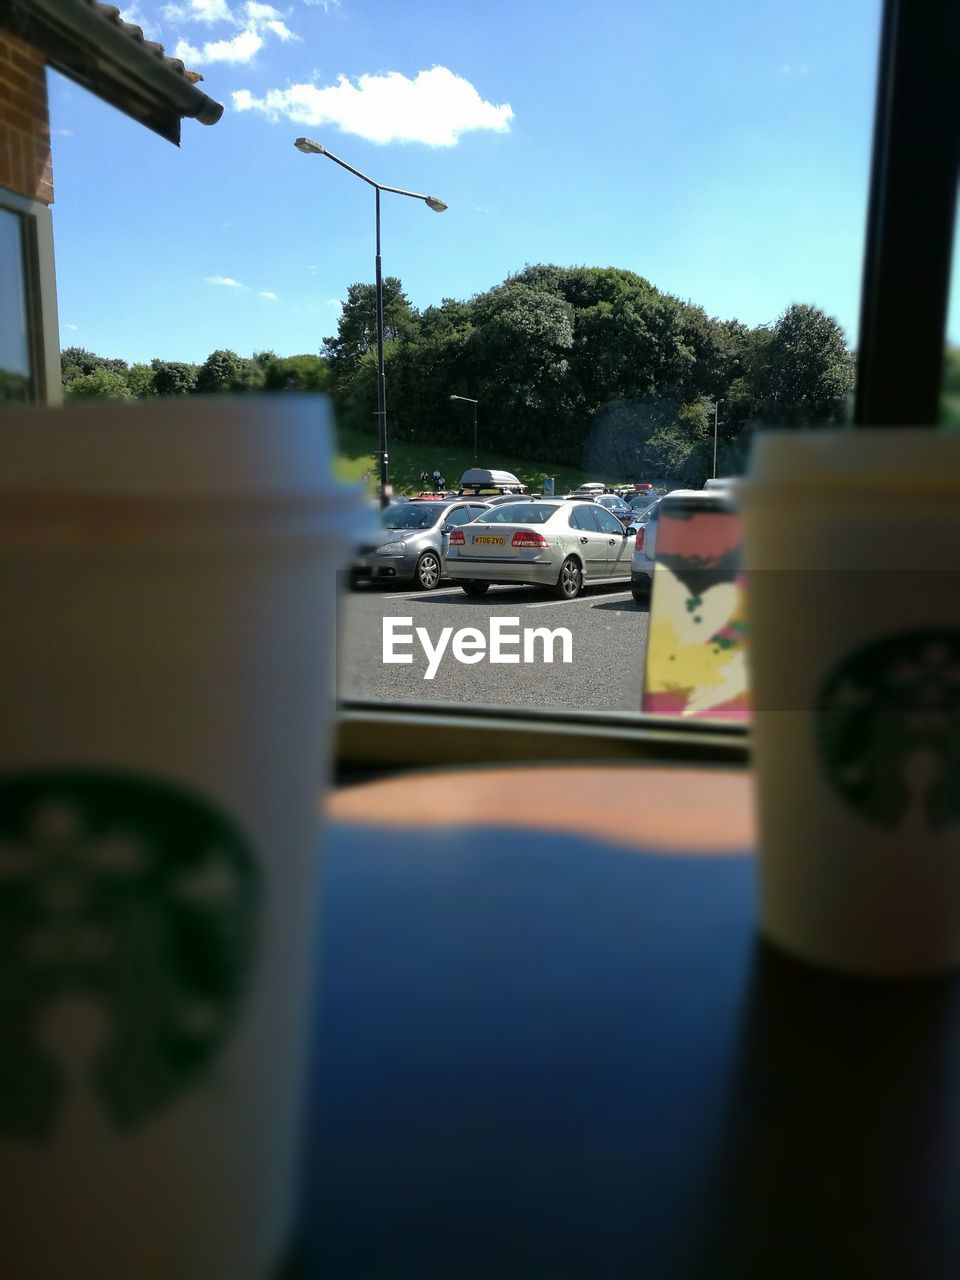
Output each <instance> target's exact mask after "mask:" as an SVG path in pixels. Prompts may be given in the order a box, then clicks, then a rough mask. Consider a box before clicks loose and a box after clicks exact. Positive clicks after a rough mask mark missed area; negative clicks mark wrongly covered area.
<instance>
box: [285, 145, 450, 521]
mask: <svg viewBox="0 0 960 1280" xmlns="http://www.w3.org/2000/svg"><path fill="white" fill-rule="evenodd" d="M293 145H294V146H295V147H296V148H297V150H298V151H302V152H303V153H304V155H308V156H326V157H327V159H328V160H332V161H333V163H334V164H338V165H339V166H340V168H341V169H346V170H347V172H348V173H352V174H354V175H355V176H356V177H358V178H362V179H363V181H364V182H366V183H368V184H369V185H370V186H371V187H373V189H374V191H375V192H376V193H377V427H378V439H377V461H378V464H379V471H380V506H381V507H385V506H386V505H387V397H386V388H385V385H384V377H383V275H382V273H381V269H380V192H381V191H389V192H390V193H391V194H392V195H395V196H409V197H410V198H411V200H422V201H423V203H424V204H425V205H426V206H427V208H428V209H432V210H433V212H434V213H443V212H444V211H445V209H446V207H447V206H446V205H445V204H444V203H443V201H442V200H438V199H437V197H436V196H425V195H422V194H421V193H420V192H419V191H404V190H403V188H402V187H387V186H384V185H383V183H381V182H374V180H373V178H368V177H367V175H366V174H365V173H361V172H360V170H359V169H354V167H353V165H352V164H347V162H346V160H341V159H340V157H339V156H335V155H334V154H333V152H332V151H328V150H327V149H326V147H323V146H321V145H320V143H319V142H314V140H313V139H312V138H297V140H296V142H294V144H293Z"/></svg>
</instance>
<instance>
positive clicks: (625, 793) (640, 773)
mask: <svg viewBox="0 0 960 1280" xmlns="http://www.w3.org/2000/svg"><path fill="white" fill-rule="evenodd" d="M329 813H330V817H331V820H332V828H331V832H330V838H329V841H328V854H327V859H326V870H325V892H324V925H323V931H322V957H321V963H322V983H321V996H320V1005H319V1017H318V1024H317V1029H318V1038H317V1053H316V1060H315V1066H314V1068H313V1071H312V1075H311V1095H310V1096H311V1103H310V1110H309V1114H308V1120H307V1129H306V1139H307V1142H306V1146H307V1177H306V1194H305V1200H304V1212H303V1221H304V1226H303V1230H302V1232H301V1237H300V1246H299V1251H298V1257H299V1263H298V1268H297V1273H298V1274H300V1273H301V1272H302V1274H304V1275H307V1276H311V1277H312V1276H322V1277H324V1280H330V1278H332V1277H337V1278H339V1277H351V1278H353V1277H362V1278H364V1280H366V1278H367V1277H370V1278H374V1277H381V1276H382V1277H387V1276H390V1277H396V1276H407V1275H410V1276H417V1277H434V1276H436V1277H445V1278H446V1277H453V1278H457V1277H478V1278H480V1277H498V1278H499V1277H514V1276H517V1277H519V1276H524V1277H531V1276H533V1277H540V1276H543V1277H550V1278H551V1280H554V1278H561V1277H590V1278H591V1280H592V1278H593V1277H620V1276H624V1277H626V1276H629V1277H631V1278H633V1277H642V1278H645V1277H654V1278H658V1277H666V1278H672V1277H679V1276H704V1277H715V1276H720V1277H725V1276H736V1277H748V1276H749V1277H753V1276H757V1277H761V1276H762V1277H764V1278H766V1277H792V1276H797V1277H800V1276H802V1277H804V1280H809V1277H810V1276H812V1275H816V1274H821V1275H826V1276H828V1277H830V1276H834V1275H836V1276H843V1277H851V1276H855V1277H859V1276H864V1277H870V1278H871V1280H874V1278H880V1280H883V1278H885V1277H909V1278H910V1280H925V1278H926V1277H941V1276H943V1277H948V1276H949V1277H956V1276H957V1275H960V1212H958V1204H960V1141H958V1136H960V1135H958V1132H957V1129H958V1117H960V1071H958V1066H960V1064H958V1062H957V1051H958V1046H960V1016H958V1011H960V986H958V983H957V982H956V981H954V980H952V979H951V980H939V981H934V982H930V981H927V982H921V983H902V984H882V983H871V982H863V981H857V980H853V979H845V978H838V977H835V976H832V975H828V974H824V973H822V972H818V971H816V970H813V969H810V968H807V967H805V966H802V965H799V964H796V963H794V962H793V961H791V960H788V959H786V958H785V957H782V956H780V955H778V954H777V953H776V952H775V951H773V950H772V949H770V948H768V947H767V946H766V945H765V944H762V943H760V942H759V941H758V940H757V938H756V935H755V929H754V919H755V911H754V859H753V858H752V857H751V856H750V852H751V841H752V834H751V833H752V823H751V817H750V790H749V779H748V777H747V776H746V775H745V774H743V773H738V772H728V773H725V772H723V771H719V770H703V771H696V770H687V769H669V770H668V769H656V768H644V767H637V766H623V767H603V768H595V769H590V768H587V769H579V768H573V767H570V768H565V767H559V768H553V767H551V768H549V769H548V768H543V769H534V768H517V769H504V770H483V771H480V770H476V771H472V772H471V771H450V772H449V773H442V774H441V773H437V774H422V775H411V776H408V777H404V778H392V779H390V780H387V781H384V782H378V783H373V784H368V785H362V786H357V787H352V788H349V789H344V790H342V791H340V792H337V793H335V794H334V796H333V798H332V800H331V802H330V806H329Z"/></svg>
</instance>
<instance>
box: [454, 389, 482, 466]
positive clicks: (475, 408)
mask: <svg viewBox="0 0 960 1280" xmlns="http://www.w3.org/2000/svg"><path fill="white" fill-rule="evenodd" d="M450 399H451V400H465V401H466V402H467V404H472V405H473V465H474V466H476V465H477V404H478V401H476V400H472V399H471V398H470V396H451V397H450Z"/></svg>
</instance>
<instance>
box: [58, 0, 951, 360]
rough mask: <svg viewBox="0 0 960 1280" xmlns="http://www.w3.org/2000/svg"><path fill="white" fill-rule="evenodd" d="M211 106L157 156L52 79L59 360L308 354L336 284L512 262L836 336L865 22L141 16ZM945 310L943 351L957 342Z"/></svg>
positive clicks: (862, 96)
mask: <svg viewBox="0 0 960 1280" xmlns="http://www.w3.org/2000/svg"><path fill="white" fill-rule="evenodd" d="M123 16H124V18H125V19H126V20H127V21H130V22H135V23H137V24H138V25H140V26H142V27H143V29H144V32H145V34H146V36H147V37H148V38H150V39H154V40H159V41H160V42H161V43H163V45H164V46H165V48H166V51H167V53H168V54H170V55H173V56H176V57H180V58H182V59H183V60H184V62H185V64H186V66H187V68H188V69H190V70H195V71H198V72H200V73H201V74H202V76H203V82H202V84H201V88H202V89H203V90H204V92H205V93H207V94H208V95H209V96H210V97H212V98H214V99H215V100H216V101H217V102H220V103H222V104H223V105H224V107H225V111H224V114H223V117H222V119H221V120H220V121H219V122H218V123H217V124H216V125H213V126H209V127H208V126H204V125H201V124H198V123H197V122H196V121H192V120H184V122H183V130H182V138H181V146H180V148H179V149H178V148H176V147H174V146H172V145H171V144H170V143H169V142H166V141H164V140H163V139H161V138H160V137H158V136H157V135H155V134H153V133H151V132H150V131H149V130H147V129H145V128H143V127H142V126H140V125H137V124H136V123H134V122H133V121H132V120H129V119H128V118H127V117H125V116H123V115H122V114H121V113H119V112H118V111H116V110H115V109H114V108H112V107H109V106H108V105H106V104H105V103H103V102H101V101H100V100H99V99H97V98H95V97H94V96H92V95H91V94H89V93H88V92H86V91H85V90H83V89H81V88H79V87H78V86H76V85H73V84H72V83H71V82H70V81H68V80H66V79H64V78H63V77H61V76H59V75H57V74H56V73H51V75H50V114H51V129H52V134H53V164H54V184H55V202H54V238H55V251H56V262H57V279H58V293H59V308H60V328H61V342H62V345H63V346H83V347H87V348H88V349H90V350H92V351H95V352H97V353H98V354H100V355H104V356H113V357H117V356H119V357H122V358H123V359H125V360H127V361H130V362H133V361H141V360H150V359H152V358H153V357H159V358H162V359H171V360H188V361H197V362H199V361H202V360H203V359H204V358H205V357H206V355H207V354H208V353H209V352H210V351H212V350H215V349H216V348H222V347H226V348H230V349H232V350H234V351H237V352H238V353H239V354H240V355H250V354H252V353H253V352H254V351H261V350H272V351H275V352H276V353H277V354H279V355H291V354H295V353H300V352H316V351H318V350H319V349H320V346H321V344H322V342H323V339H324V338H325V337H327V336H329V335H331V334H334V333H335V332H336V325H337V318H338V316H339V313H340V300H341V299H342V298H345V297H346V293H347V289H348V287H349V285H350V284H352V283H354V282H356V281H372V280H373V278H374V192H373V190H372V188H370V187H368V186H367V185H366V184H365V183H363V182H362V181H360V180H359V179H358V178H356V177H354V176H353V175H351V174H350V173H348V172H346V171H344V170H343V169H341V168H340V167H339V166H338V165H336V164H334V163H332V162H331V161H330V160H329V159H327V158H326V157H324V156H317V155H309V156H307V155H302V154H301V153H300V152H298V151H297V150H296V149H295V148H294V145H293V143H294V140H295V139H296V138H297V137H298V136H300V135H306V136H309V137H313V138H315V139H317V140H318V141H319V142H321V143H322V144H323V145H324V146H326V147H327V148H329V149H330V150H331V151H333V152H334V153H335V154H336V155H338V156H340V157H341V158H342V159H344V160H346V161H347V162H348V163H349V164H351V165H352V166H353V167H354V168H356V169H360V170H361V171H362V172H364V173H366V174H368V175H369V176H370V177H372V178H374V179H375V180H376V181H377V182H379V183H381V184H386V185H389V186H396V187H402V188H404V189H407V190H412V191H415V192H419V193H422V194H427V195H434V196H437V197H439V198H440V199H442V200H443V201H445V202H446V204H447V205H448V209H447V211H446V212H445V213H441V214H437V213H434V212H433V211H431V210H430V209H429V208H427V206H426V205H425V204H423V203H422V202H421V201H419V200H410V199H407V198H405V197H402V196H397V195H389V194H384V196H383V197H382V253H383V271H384V274H385V275H395V276H399V277H400V279H401V280H402V282H403V285H404V288H405V290H406V292H407V294H408V296H409V298H410V300H411V302H412V303H413V304H414V305H415V306H417V307H421V308H422V307H426V306H429V305H431V304H439V303H440V302H441V301H442V300H443V298H446V297H451V298H468V297H470V296H472V295H473V294H475V293H479V292H481V291H483V290H485V289H488V288H490V287H492V286H493V285H496V284H498V283H500V282H501V281H502V280H503V279H504V277H505V276H507V275H508V274H510V273H511V272H515V271H518V270H520V269H522V268H523V267H524V266H525V265H527V264H529V263H535V262H553V263H558V264H560V265H565V266H569V265H588V266H616V267H624V268H628V269H630V270H633V271H636V272H638V273H639V274H641V275H643V276H645V277H646V278H647V279H648V280H650V281H651V282H652V283H653V284H655V285H656V286H657V287H658V288H660V289H662V290H664V291H665V292H667V293H671V294H675V295H676V296H678V297H681V298H683V299H689V300H691V301H693V302H695V303H698V304H700V305H701V306H703V307H704V308H705V309H706V310H707V311H708V312H709V313H710V314H711V315H716V316H719V317H721V318H732V317H736V318H737V319H739V320H741V321H743V322H744V323H746V324H749V325H755V324H767V323H772V322H773V321H775V320H776V318H777V316H778V315H779V314H780V313H781V312H782V311H783V310H784V309H785V308H786V307H787V306H789V305H790V304H791V303H793V302H811V303H814V304H816V305H817V306H819V307H821V308H822V309H823V310H825V311H826V312H827V313H828V314H830V315H831V316H833V317H835V318H836V319H837V320H838V321H839V323H840V324H841V325H842V326H843V329H844V331H845V333H846V335H847V338H848V340H849V341H850V342H851V343H854V342H855V340H856V323H857V312H858V306H859V288H860V272H861V266H862V255H863V237H864V220H865V210H866V199H867V183H868V170H869V149H870V135H871V123H872V112H873V100H874V82H875V74H876V58H877V40H878V28H879V0H843V3H837V0H778V3H776V4H770V3H769V0H725V2H724V3H722V4H718V3H716V0H592V3H587V2H586V0H484V2H483V3H482V4H481V3H477V0H470V2H469V3H467V2H466V0H405V3H403V4H396V3H388V0H291V2H290V3H282V2H281V3H277V4H275V5H273V4H267V3H260V2H259V0H176V2H173V3H162V2H161V0H136V3H134V4H132V5H129V6H127V7H126V8H125V9H123ZM958 293H960V290H956V289H955V290H954V297H953V300H952V310H951V322H950V330H951V334H952V335H954V336H960V304H958V298H957V296H956V295H957V294H958Z"/></svg>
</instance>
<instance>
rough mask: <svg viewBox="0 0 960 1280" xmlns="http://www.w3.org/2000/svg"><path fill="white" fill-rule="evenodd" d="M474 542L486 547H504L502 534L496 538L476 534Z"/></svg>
mask: <svg viewBox="0 0 960 1280" xmlns="http://www.w3.org/2000/svg"><path fill="white" fill-rule="evenodd" d="M473 540H474V542H479V543H481V544H482V545H483V546H485V547H502V546H503V535H502V534H499V535H497V536H496V537H488V536H487V535H486V534H485V533H480V534H477V533H475V534H474V535H473Z"/></svg>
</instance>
